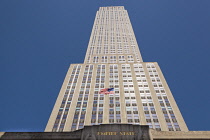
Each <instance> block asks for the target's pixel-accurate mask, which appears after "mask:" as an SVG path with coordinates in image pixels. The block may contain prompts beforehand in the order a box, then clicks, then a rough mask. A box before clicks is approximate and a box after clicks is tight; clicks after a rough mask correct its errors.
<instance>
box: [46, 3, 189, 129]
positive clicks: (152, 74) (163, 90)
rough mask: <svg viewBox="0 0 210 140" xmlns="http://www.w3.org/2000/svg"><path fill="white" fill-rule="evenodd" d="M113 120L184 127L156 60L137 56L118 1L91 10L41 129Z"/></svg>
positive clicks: (94, 123) (125, 14) (126, 20)
mask: <svg viewBox="0 0 210 140" xmlns="http://www.w3.org/2000/svg"><path fill="white" fill-rule="evenodd" d="M104 88H114V92H115V93H114V94H108V95H104V94H99V91H100V90H101V89H104ZM113 123H123V124H125V123H129V124H139V125H149V127H150V128H153V129H156V130H158V131H188V128H187V126H186V124H185V122H184V119H183V117H182V115H181V113H180V111H179V108H178V107H177V105H176V102H175V100H174V98H173V96H172V93H171V91H170V89H169V87H168V85H167V83H166V80H165V78H164V76H163V74H162V72H161V69H160V67H159V66H158V64H157V62H143V60H142V57H141V54H140V51H139V47H138V44H137V41H136V38H135V35H134V32H133V29H132V25H131V22H130V19H129V16H128V13H127V11H126V10H125V9H124V7H123V6H114V7H100V8H99V11H97V13H96V18H95V21H94V25H93V29H92V33H91V36H90V41H89V44H88V48H87V52H86V56H85V60H84V63H82V64H71V65H70V68H69V70H68V72H67V75H66V77H65V80H64V83H63V85H62V88H61V90H60V93H59V95H58V98H57V101H56V103H55V106H54V108H53V111H52V114H51V116H50V119H49V121H48V124H47V127H46V129H45V131H46V132H52V131H53V132H63V131H74V130H78V129H81V128H83V127H84V125H99V124H113Z"/></svg>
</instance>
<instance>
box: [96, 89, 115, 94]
mask: <svg viewBox="0 0 210 140" xmlns="http://www.w3.org/2000/svg"><path fill="white" fill-rule="evenodd" d="M99 94H105V95H106V94H114V88H104V89H101V90H100V92H99Z"/></svg>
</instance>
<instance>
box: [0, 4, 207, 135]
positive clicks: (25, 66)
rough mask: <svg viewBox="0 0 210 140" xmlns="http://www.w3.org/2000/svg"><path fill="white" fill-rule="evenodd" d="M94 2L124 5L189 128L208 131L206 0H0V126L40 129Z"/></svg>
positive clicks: (84, 37) (75, 57)
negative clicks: (157, 64)
mask: <svg viewBox="0 0 210 140" xmlns="http://www.w3.org/2000/svg"><path fill="white" fill-rule="evenodd" d="M100 6H125V8H126V9H127V10H128V13H129V16H130V19H131V22H132V25H133V28H134V32H135V34H136V38H137V41H138V44H139V46H140V51H141V53H142V56H143V59H144V61H145V62H158V63H159V65H160V67H161V69H162V71H163V73H164V75H165V78H166V80H167V82H168V84H169V87H170V89H171V91H172V93H173V95H174V97H175V100H176V101H177V104H178V106H179V108H180V110H181V112H182V115H183V117H184V119H185V121H186V123H187V125H188V127H189V129H190V130H209V131H210V121H209V118H210V111H209V106H210V90H209V87H210V86H209V83H210V74H209V72H210V62H209V61H210V8H209V7H210V0H0V47H1V51H0V66H1V67H0V68H1V69H0V70H1V72H0V78H1V79H0V131H12V132H13V131H44V128H45V126H46V124H47V121H48V118H49V116H50V113H51V111H52V108H53V106H54V103H55V100H56V98H57V95H58V93H59V90H60V87H61V85H62V82H63V80H64V77H65V74H66V72H67V70H68V67H69V65H70V64H71V63H83V59H84V56H85V52H86V48H87V45H88V41H89V37H90V33H91V30H92V26H93V22H94V18H95V14H96V11H97V10H98V8H99V7H100Z"/></svg>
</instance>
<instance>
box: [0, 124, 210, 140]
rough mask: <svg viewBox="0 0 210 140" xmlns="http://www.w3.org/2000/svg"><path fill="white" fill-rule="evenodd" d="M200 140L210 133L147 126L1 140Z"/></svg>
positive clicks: (1, 139) (1, 137)
mask: <svg viewBox="0 0 210 140" xmlns="http://www.w3.org/2000/svg"><path fill="white" fill-rule="evenodd" d="M169 139H170V140H190V139H192V140H200V139H205V140H207V139H209V140H210V131H188V132H183V131H156V130H154V129H149V126H147V125H132V124H101V125H94V126H85V127H84V128H83V129H80V130H77V131H73V132H1V133H0V140H169Z"/></svg>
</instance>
